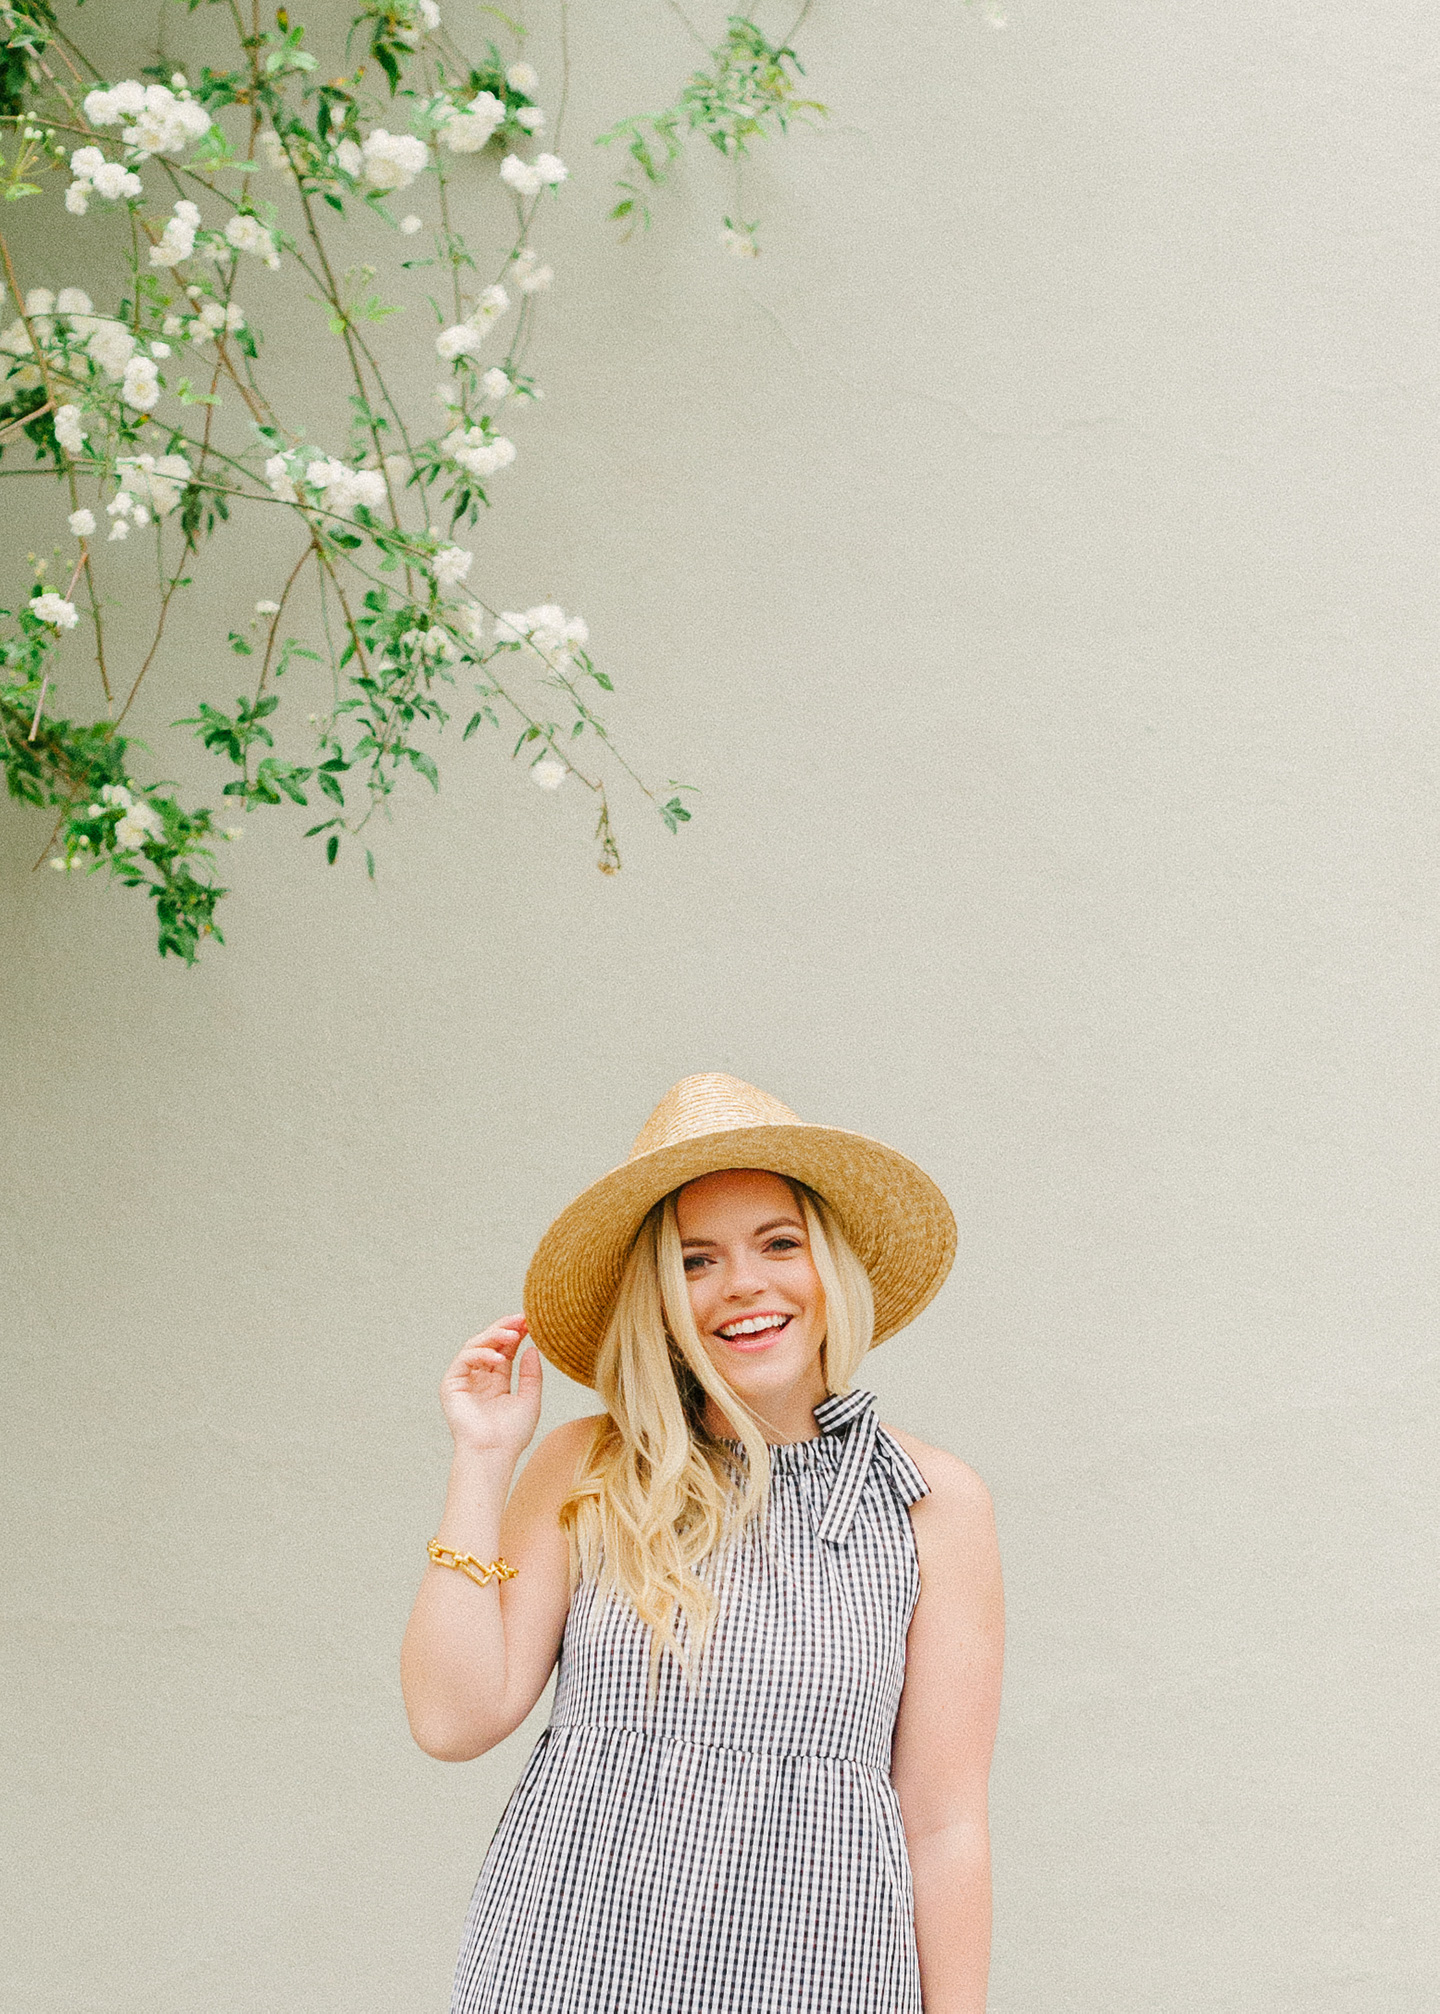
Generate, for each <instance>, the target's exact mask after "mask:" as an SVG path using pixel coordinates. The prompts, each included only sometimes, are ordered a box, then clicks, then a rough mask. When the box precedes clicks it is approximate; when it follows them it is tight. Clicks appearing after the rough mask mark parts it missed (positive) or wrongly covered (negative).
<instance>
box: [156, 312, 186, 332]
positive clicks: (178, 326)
mask: <svg viewBox="0 0 1440 2014" xmlns="http://www.w3.org/2000/svg"><path fill="white" fill-rule="evenodd" d="M160 333H161V335H162V336H183V335H184V333H185V322H184V318H183V317H182V316H180V315H167V316H166V317H165V320H164V321H163V322H162V323H161V325H160Z"/></svg>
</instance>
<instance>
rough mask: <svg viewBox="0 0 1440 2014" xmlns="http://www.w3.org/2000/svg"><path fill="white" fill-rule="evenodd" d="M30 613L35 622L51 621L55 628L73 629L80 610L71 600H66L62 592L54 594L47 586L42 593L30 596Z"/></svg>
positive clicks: (78, 618) (77, 620)
mask: <svg viewBox="0 0 1440 2014" xmlns="http://www.w3.org/2000/svg"><path fill="white" fill-rule="evenodd" d="M30 613H31V615H33V616H34V617H35V619H36V621H37V622H49V623H53V624H54V625H55V627H56V629H74V627H75V625H76V623H77V622H79V620H80V611H79V610H78V609H77V608H76V606H75V604H74V602H73V601H66V599H65V597H64V595H63V594H56V593H55V592H54V591H53V590H52V589H49V588H47V589H46V591H45V593H44V594H37V595H34V596H33V597H32V598H31V602H30Z"/></svg>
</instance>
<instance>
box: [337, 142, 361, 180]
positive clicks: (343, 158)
mask: <svg viewBox="0 0 1440 2014" xmlns="http://www.w3.org/2000/svg"><path fill="white" fill-rule="evenodd" d="M335 159H336V161H337V163H338V164H339V166H340V167H342V168H343V169H344V170H345V173H346V174H347V175H349V176H350V178H351V180H352V181H355V180H358V179H359V175H360V170H361V169H362V168H363V167H364V165H365V156H364V155H363V154H362V153H361V151H360V142H359V141H358V140H342V141H341V142H340V144H339V146H338V147H337V148H336V149H335Z"/></svg>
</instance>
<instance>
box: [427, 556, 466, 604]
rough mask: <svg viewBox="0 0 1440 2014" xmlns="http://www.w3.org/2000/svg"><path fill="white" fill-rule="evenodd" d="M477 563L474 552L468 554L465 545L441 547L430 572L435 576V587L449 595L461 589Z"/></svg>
mask: <svg viewBox="0 0 1440 2014" xmlns="http://www.w3.org/2000/svg"><path fill="white" fill-rule="evenodd" d="M474 563H475V555H474V553H473V552H467V551H466V549H465V547H464V546H463V545H446V546H441V548H440V550H439V552H437V553H436V555H435V557H434V559H432V560H431V562H430V571H431V573H432V574H433V575H434V576H435V585H436V587H438V588H439V590H440V592H441V593H442V594H448V593H449V592H451V591H452V590H453V589H454V588H457V587H459V585H460V583H461V581H462V580H464V578H465V576H466V575H467V574H468V573H469V571H470V569H471V567H472V566H473V565H474Z"/></svg>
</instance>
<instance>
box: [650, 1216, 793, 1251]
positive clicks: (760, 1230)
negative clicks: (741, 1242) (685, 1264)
mask: <svg viewBox="0 0 1440 2014" xmlns="http://www.w3.org/2000/svg"><path fill="white" fill-rule="evenodd" d="M782 1225H783V1226H784V1227H785V1229H786V1230H792V1231H803V1230H804V1228H805V1226H804V1225H803V1224H802V1223H801V1221H800V1219H799V1218H798V1217H772V1218H771V1219H770V1221H769V1222H768V1223H767V1224H757V1225H756V1226H755V1229H754V1230H753V1231H752V1232H751V1234H750V1235H751V1237H752V1238H763V1237H764V1235H765V1233H766V1232H767V1231H778V1230H779V1229H780V1228H781V1226H782ZM680 1242H681V1244H682V1245H713V1244H715V1243H716V1240H715V1239H714V1238H682V1239H681V1240H680Z"/></svg>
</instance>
